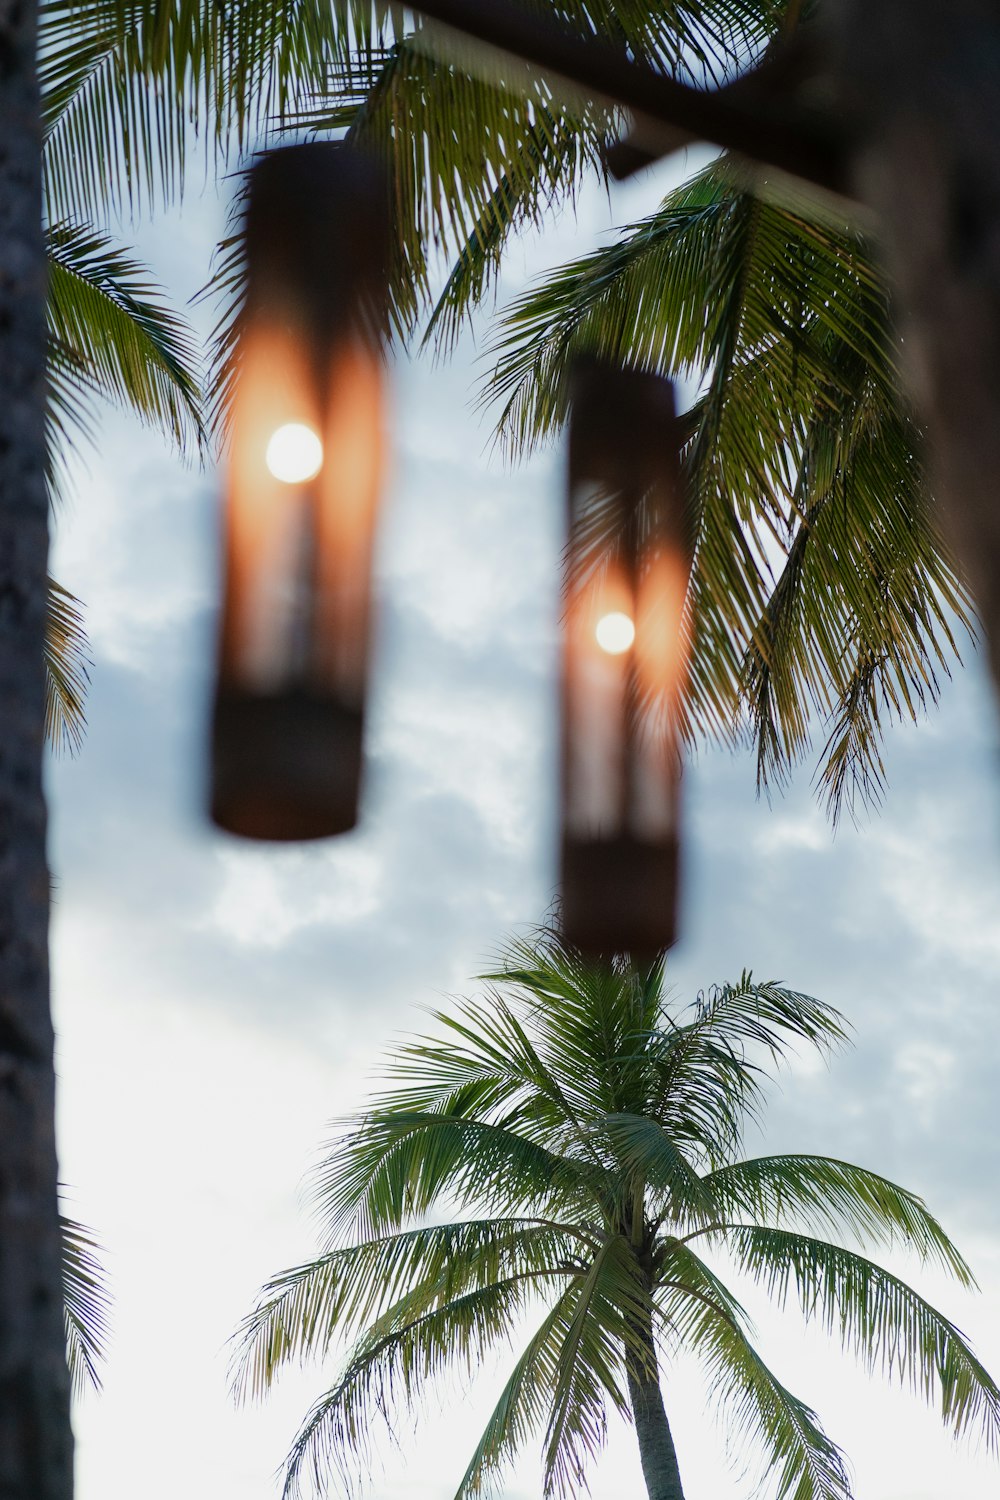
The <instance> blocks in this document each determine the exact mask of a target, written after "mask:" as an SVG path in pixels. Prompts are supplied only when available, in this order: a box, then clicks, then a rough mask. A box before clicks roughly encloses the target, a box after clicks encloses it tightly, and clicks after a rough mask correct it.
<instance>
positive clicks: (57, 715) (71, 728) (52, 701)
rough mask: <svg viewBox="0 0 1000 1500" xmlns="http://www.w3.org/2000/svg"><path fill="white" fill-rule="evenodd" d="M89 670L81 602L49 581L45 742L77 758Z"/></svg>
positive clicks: (46, 632)
mask: <svg viewBox="0 0 1000 1500" xmlns="http://www.w3.org/2000/svg"><path fill="white" fill-rule="evenodd" d="M90 667H91V660H90V648H89V645H88V642H87V635H86V631H85V630H84V627H83V615H82V612H81V609H80V601H79V599H75V598H74V597H73V595H72V594H71V593H69V591H68V590H67V589H64V588H63V587H62V585H61V584H58V583H56V581H55V579H54V578H50V579H49V592H48V613H47V615H46V621H45V738H46V740H47V741H48V743H49V744H50V745H51V746H52V747H53V749H55V750H68V751H69V752H70V753H71V754H75V753H77V752H78V751H79V750H80V749H81V747H82V745H83V736H84V731H85V729H86V727H87V712H86V700H87V688H88V686H89V683H90Z"/></svg>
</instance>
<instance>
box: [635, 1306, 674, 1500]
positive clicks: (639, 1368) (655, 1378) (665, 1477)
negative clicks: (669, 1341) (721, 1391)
mask: <svg viewBox="0 0 1000 1500" xmlns="http://www.w3.org/2000/svg"><path fill="white" fill-rule="evenodd" d="M636 1332H637V1334H638V1337H639V1340H640V1342H641V1345H642V1348H643V1351H644V1353H643V1356H642V1357H641V1358H639V1357H630V1358H629V1359H628V1360H626V1378H627V1380H628V1395H629V1402H630V1404H631V1407H632V1417H633V1420H634V1421H635V1435H636V1437H637V1439H638V1441H639V1459H640V1461H641V1463H642V1474H643V1478H644V1479H645V1481H646V1492H647V1494H648V1495H649V1500H684V1491H683V1489H682V1487H681V1471H680V1468H679V1467H678V1464H677V1451H676V1449H675V1448H674V1439H673V1435H672V1433H671V1431H670V1423H669V1422H668V1421H667V1412H666V1408H665V1407H664V1405H663V1395H662V1393H661V1391H660V1375H659V1370H658V1368H657V1363H656V1345H655V1343H654V1341H653V1325H652V1317H651V1316H650V1317H649V1318H648V1319H646V1320H645V1321H644V1326H643V1327H641V1328H638V1329H636Z"/></svg>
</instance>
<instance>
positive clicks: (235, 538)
mask: <svg viewBox="0 0 1000 1500" xmlns="http://www.w3.org/2000/svg"><path fill="white" fill-rule="evenodd" d="M287 426H304V427H306V428H308V429H309V430H310V431H312V432H314V433H315V432H319V431H320V430H321V415H320V412H319V410H318V409H317V404H316V397H315V393H314V384H313V379H312V373H311V371H310V369H309V367H308V364H307V361H306V358H305V355H304V353H303V351H302V349H301V347H300V345H299V344H298V343H297V342H296V340H294V339H293V338H292V337H291V336H290V335H289V334H288V333H286V332H285V331H284V330H282V329H277V328H273V327H271V328H268V327H260V326H258V327H256V328H250V329H248V330H247V332H246V333H245V334H244V338H243V344H242V362H241V371H240V377H239V382H238V385H237V389H236V394H235V398H234V401H233V413H232V437H231V451H230V460H229V476H228V485H227V505H226V528H227V553H228V559H227V561H228V570H229V584H228V588H227V607H226V619H225V621H224V626H223V671H224V672H226V673H229V674H231V675H232V676H234V677H235V678H236V679H237V680H239V681H241V682H242V683H243V684H244V685H245V686H246V687H248V688H250V689H252V690H254V691H258V692H267V691H269V690H271V689H274V688H276V687H277V686H279V685H280V683H281V682H282V681H283V679H284V678H285V677H286V676H287V672H288V653H289V644H288V643H289V641H290V639H291V636H292V635H293V633H294V619H295V614H296V610H297V608H298V607H299V600H298V599H297V598H296V584H297V582H298V580H299V575H300V569H299V567H298V559H299V557H300V556H301V553H302V547H303V526H304V524H305V520H306V516H305V508H304V503H303V502H304V495H303V489H302V486H301V485H292V484H290V483H289V482H287V481H284V480H282V479H279V478H277V477H276V476H275V475H274V473H273V472H272V470H271V468H270V466H269V465H268V462H267V450H268V445H269V443H270V441H271V440H272V438H273V436H274V434H275V433H276V432H278V431H279V430H280V429H281V428H283V427H287Z"/></svg>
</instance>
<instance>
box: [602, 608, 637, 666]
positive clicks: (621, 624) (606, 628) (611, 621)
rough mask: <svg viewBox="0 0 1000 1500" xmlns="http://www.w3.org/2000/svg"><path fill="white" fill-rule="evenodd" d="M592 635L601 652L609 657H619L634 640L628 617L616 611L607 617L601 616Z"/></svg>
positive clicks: (631, 624)
mask: <svg viewBox="0 0 1000 1500" xmlns="http://www.w3.org/2000/svg"><path fill="white" fill-rule="evenodd" d="M594 634H595V635H596V636H597V644H598V645H599V646H600V648H601V650H602V651H606V652H607V653H608V655H609V656H621V654H622V652H623V651H627V650H628V648H629V647H630V646H631V644H632V642H633V641H634V640H635V626H634V625H633V623H632V621H631V620H630V619H629V617H628V615H623V614H622V613H621V611H620V610H617V609H616V610H613V611H612V613H611V614H609V615H602V616H601V618H600V619H599V620H598V622H597V628H596V630H595V631H594Z"/></svg>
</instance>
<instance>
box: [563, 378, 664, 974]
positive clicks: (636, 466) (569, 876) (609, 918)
mask: <svg viewBox="0 0 1000 1500" xmlns="http://www.w3.org/2000/svg"><path fill="white" fill-rule="evenodd" d="M679 453H680V435H679V430H678V424H677V420H676V416H675V412H674V397H673V388H672V386H671V385H670V382H669V381H667V380H663V379H661V378H660V377H658V376H655V375H647V374H643V373H640V372H637V371H625V370H620V369H611V368H606V367H603V366H597V365H594V366H586V367H584V368H581V369H580V370H579V371H578V372H577V375H576V377H575V381H574V385H573V391H572V412H571V423H570V448H569V545H568V549H567V559H566V581H565V596H564V610H565V624H564V630H565V644H564V658H563V728H562V741H563V743H562V756H563V765H562V778H563V785H562V818H563V837H562V923H563V933H564V936H565V937H566V939H567V940H568V941H569V942H571V943H574V944H576V945H577V946H578V947H580V948H581V949H583V950H584V951H585V952H587V953H589V954H593V955H600V954H604V955H607V954H610V953H615V952H631V953H634V954H636V955H639V956H650V955H652V954H654V953H656V952H657V951H659V950H660V949H662V948H666V947H669V946H670V944H671V943H672V942H673V941H674V938H675V936H676V929H675V923H676V907H677V884H678V807H679V795H678V793H679V781H680V743H679V737H678V733H677V719H678V709H679V703H680V698H681V694H682V690H683V686H684V678H685V673H686V663H687V651H686V641H685V633H684V627H683V623H682V617H683V612H684V600H685V596H686V592H687V586H688V577H689V573H690V554H689V549H688V546H687V543H686V541H685V524H684V515H683V509H684V507H683V502H682V493H681V480H680V458H679Z"/></svg>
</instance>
